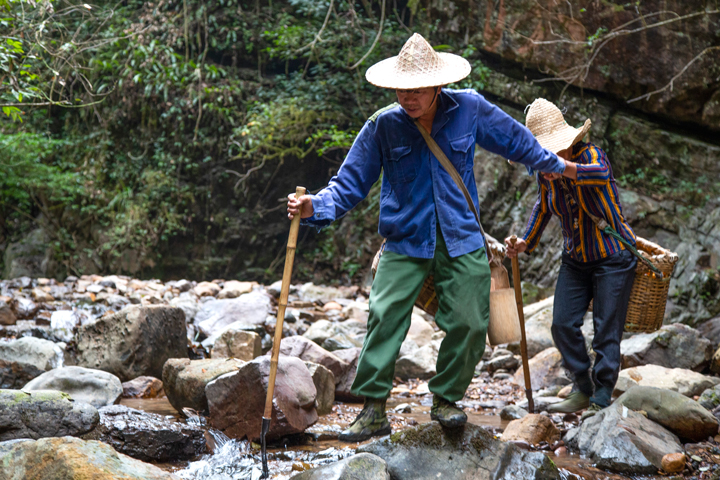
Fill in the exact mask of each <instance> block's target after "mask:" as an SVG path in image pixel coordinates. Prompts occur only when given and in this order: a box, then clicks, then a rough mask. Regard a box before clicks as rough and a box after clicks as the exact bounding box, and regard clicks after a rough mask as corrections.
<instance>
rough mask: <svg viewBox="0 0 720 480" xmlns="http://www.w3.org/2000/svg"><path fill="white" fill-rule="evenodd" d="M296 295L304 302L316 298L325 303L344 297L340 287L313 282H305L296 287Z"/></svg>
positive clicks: (313, 300)
mask: <svg viewBox="0 0 720 480" xmlns="http://www.w3.org/2000/svg"><path fill="white" fill-rule="evenodd" d="M297 293H298V296H299V297H300V300H302V301H305V302H315V301H317V300H319V301H321V302H323V303H327V302H329V301H331V300H334V299H336V298H342V297H344V295H343V293H342V292H341V291H340V289H338V288H335V287H326V286H325V285H315V284H313V283H310V282H308V283H305V284H303V285H302V286H301V287H300V288H298V291H297Z"/></svg>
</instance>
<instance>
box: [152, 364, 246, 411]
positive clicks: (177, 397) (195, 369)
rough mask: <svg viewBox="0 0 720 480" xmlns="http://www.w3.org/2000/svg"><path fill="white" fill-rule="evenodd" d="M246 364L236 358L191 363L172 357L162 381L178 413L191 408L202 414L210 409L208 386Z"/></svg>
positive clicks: (165, 368) (165, 367) (164, 370)
mask: <svg viewBox="0 0 720 480" xmlns="http://www.w3.org/2000/svg"><path fill="white" fill-rule="evenodd" d="M244 363H245V362H243V361H242V360H237V359H234V358H227V359H223V358H221V359H205V360H190V359H187V358H171V359H169V360H168V361H167V362H165V366H164V367H163V375H162V382H163V388H164V389H165V394H166V395H167V397H168V401H169V402H170V404H171V405H172V406H173V407H175V410H177V411H178V412H182V409H183V407H190V408H192V409H194V410H197V411H199V412H203V411H205V410H207V408H208V402H207V397H206V395H205V387H206V386H207V384H208V383H210V382H211V381H213V380H215V379H216V378H217V377H219V376H220V375H224V374H226V373H229V372H234V371H236V370H238V369H239V368H240V367H242V366H243V365H244Z"/></svg>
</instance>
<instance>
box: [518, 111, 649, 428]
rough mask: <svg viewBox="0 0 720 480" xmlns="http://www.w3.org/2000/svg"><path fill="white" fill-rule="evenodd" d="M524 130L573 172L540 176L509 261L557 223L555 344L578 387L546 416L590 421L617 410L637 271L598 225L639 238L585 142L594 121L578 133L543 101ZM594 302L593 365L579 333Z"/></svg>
mask: <svg viewBox="0 0 720 480" xmlns="http://www.w3.org/2000/svg"><path fill="white" fill-rule="evenodd" d="M525 123H526V126H527V127H528V129H529V130H530V131H531V132H532V133H533V135H535V137H536V138H537V140H538V142H539V143H540V145H542V146H543V147H544V148H546V149H547V150H550V151H551V152H554V153H557V155H558V156H559V157H561V158H564V159H565V160H568V161H569V162H570V164H571V165H573V172H572V174H571V175H569V178H567V177H562V176H560V175H556V174H552V173H551V174H547V173H546V174H538V175H537V183H538V198H537V201H536V202H535V207H534V208H533V210H532V214H531V215H530V219H529V221H528V224H527V227H526V229H525V234H524V235H523V237H522V239H519V240H518V241H517V243H516V244H515V247H512V246H511V245H510V241H509V238H508V239H506V244H507V246H508V251H507V253H508V256H510V257H514V256H516V255H517V254H518V253H521V252H526V253H531V252H532V251H533V250H535V248H536V247H537V245H538V243H539V242H540V237H541V236H542V233H543V230H544V229H545V227H546V226H547V224H548V222H549V221H550V218H551V217H552V216H553V215H556V216H557V217H558V218H559V220H560V225H561V227H562V233H563V254H562V264H561V266H560V272H559V275H558V280H557V285H556V288H555V303H554V309H553V323H552V336H553V340H554V342H555V345H556V346H557V348H558V350H559V351H560V353H561V355H562V359H563V365H564V367H565V368H566V369H567V370H568V372H569V373H570V375H571V377H572V379H573V390H572V392H571V393H570V395H569V396H568V397H567V398H566V399H565V400H564V401H562V402H560V403H557V404H554V405H550V406H549V407H548V411H551V412H561V413H571V412H577V411H580V410H582V409H585V408H587V410H586V411H585V413H583V419H584V418H587V417H589V416H592V415H594V414H595V413H596V412H598V411H599V410H601V409H602V408H605V407H607V406H608V405H610V403H611V395H612V391H613V389H614V387H615V382H616V381H617V378H618V373H619V371H620V340H621V339H622V332H623V328H624V325H625V316H626V314H627V307H628V302H629V300H630V290H631V287H632V283H633V280H634V278H635V266H636V263H637V260H636V258H635V257H634V256H633V254H632V253H631V252H630V251H629V250H627V249H626V248H625V246H624V245H623V244H622V243H621V242H620V241H618V240H617V239H615V238H613V237H611V236H609V235H606V234H605V233H604V232H602V231H601V230H600V229H599V228H598V227H597V226H596V224H595V221H597V220H598V219H604V220H605V221H606V222H607V223H608V224H609V225H610V226H612V227H613V228H614V229H615V230H616V231H617V232H618V233H619V234H620V235H621V236H622V237H623V238H624V239H625V240H626V241H628V242H629V243H630V244H632V245H634V244H635V233H634V232H633V230H632V228H631V227H630V225H629V224H628V223H627V220H626V219H625V217H624V216H623V213H622V206H621V204H620V196H619V195H618V190H617V187H616V185H615V178H614V177H613V173H612V167H611V165H610V161H609V160H608V158H607V155H606V154H605V152H604V151H603V150H602V149H600V148H599V147H598V146H596V145H594V144H592V143H585V142H583V141H582V139H583V138H584V137H585V135H586V134H587V132H588V131H589V130H590V126H591V122H590V120H589V119H588V120H587V121H586V122H585V124H584V125H583V127H582V128H573V127H571V126H570V125H568V124H567V122H565V119H564V118H563V115H562V112H560V109H558V108H557V107H556V106H555V105H554V104H552V103H551V102H549V101H547V100H545V99H542V98H541V99H537V100H535V102H533V104H532V105H531V106H530V108H529V110H528V113H527V117H526V122H525ZM531 173H532V172H531ZM593 217H595V219H593ZM591 300H593V324H594V327H595V336H594V337H593V342H592V345H593V350H594V351H595V354H596V357H595V362H594V365H592V364H591V360H590V357H589V356H588V353H587V350H586V347H585V338H584V337H583V334H582V332H581V330H580V329H581V327H582V325H583V317H584V315H585V312H587V310H588V307H589V305H590V301H591Z"/></svg>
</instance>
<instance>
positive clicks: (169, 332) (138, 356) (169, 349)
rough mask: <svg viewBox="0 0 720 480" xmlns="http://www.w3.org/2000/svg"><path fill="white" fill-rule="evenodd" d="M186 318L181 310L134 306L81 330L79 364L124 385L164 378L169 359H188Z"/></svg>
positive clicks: (77, 349)
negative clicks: (135, 380)
mask: <svg viewBox="0 0 720 480" xmlns="http://www.w3.org/2000/svg"><path fill="white" fill-rule="evenodd" d="M186 337H187V332H186V327H185V314H184V313H183V311H182V310H180V309H179V308H174V307H167V306H145V307H141V306H137V305H133V306H131V307H128V308H126V309H124V310H122V311H120V312H118V313H115V314H113V315H106V316H104V317H102V318H100V319H98V320H97V321H96V322H94V323H91V324H89V325H85V326H82V327H79V328H78V331H77V334H76V338H77V347H76V352H77V354H76V362H77V364H78V365H79V366H82V367H86V368H95V369H99V370H105V371H106V372H110V373H112V374H114V375H117V376H118V377H119V378H120V380H121V381H128V380H132V379H133V378H137V377H140V376H143V375H150V376H153V377H160V376H162V369H163V365H164V364H165V362H166V361H167V360H168V359H169V358H187V354H188V353H187V338H186Z"/></svg>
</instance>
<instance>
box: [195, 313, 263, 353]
mask: <svg viewBox="0 0 720 480" xmlns="http://www.w3.org/2000/svg"><path fill="white" fill-rule="evenodd" d="M193 328H197V327H196V326H195V325H193ZM231 331H233V332H235V331H243V332H253V333H257V334H258V335H260V343H261V345H262V343H263V341H264V340H263V339H264V338H265V337H266V336H268V333H267V332H266V331H265V327H264V326H263V325H261V324H260V325H258V324H251V323H245V322H243V321H242V320H240V321H237V322H233V323H231V324H229V325H226V326H225V327H223V328H221V329H220V330H218V331H216V332H215V333H213V334H212V335H211V336H209V337H208V338H206V339H205V340H203V341H202V346H203V347H205V348H206V349H208V350H212V348H213V347H214V346H215V342H217V341H218V339H219V338H220V337H221V336H222V335H224V334H225V332H231ZM268 338H269V339H270V346H269V347H268V348H271V347H272V337H270V336H268ZM263 348H265V347H263Z"/></svg>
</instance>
